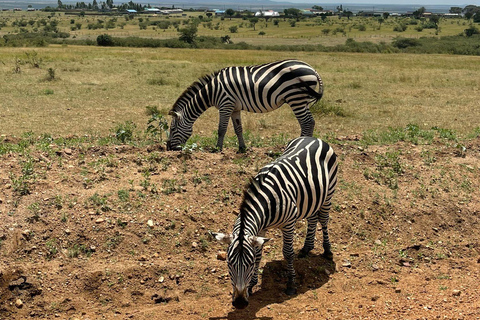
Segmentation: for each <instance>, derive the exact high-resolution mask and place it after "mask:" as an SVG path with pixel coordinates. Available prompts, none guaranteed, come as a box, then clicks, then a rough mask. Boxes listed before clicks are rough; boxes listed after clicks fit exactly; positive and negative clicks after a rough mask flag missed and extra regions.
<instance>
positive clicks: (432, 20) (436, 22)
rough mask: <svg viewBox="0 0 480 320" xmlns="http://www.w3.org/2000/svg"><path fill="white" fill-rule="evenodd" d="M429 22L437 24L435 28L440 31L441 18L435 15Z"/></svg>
mask: <svg viewBox="0 0 480 320" xmlns="http://www.w3.org/2000/svg"><path fill="white" fill-rule="evenodd" d="M429 20H430V22H432V23H434V24H435V28H436V29H438V23H439V22H440V16H439V15H436V14H434V15H432V16H431V17H430V19H429Z"/></svg>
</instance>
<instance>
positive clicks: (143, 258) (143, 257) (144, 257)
mask: <svg viewBox="0 0 480 320" xmlns="http://www.w3.org/2000/svg"><path fill="white" fill-rule="evenodd" d="M138 261H147V257H146V256H143V255H142V256H140V258H138Z"/></svg>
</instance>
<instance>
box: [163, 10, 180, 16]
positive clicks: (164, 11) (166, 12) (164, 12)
mask: <svg viewBox="0 0 480 320" xmlns="http://www.w3.org/2000/svg"><path fill="white" fill-rule="evenodd" d="M160 13H161V14H163V15H170V14H182V13H183V10H182V9H167V10H160Z"/></svg>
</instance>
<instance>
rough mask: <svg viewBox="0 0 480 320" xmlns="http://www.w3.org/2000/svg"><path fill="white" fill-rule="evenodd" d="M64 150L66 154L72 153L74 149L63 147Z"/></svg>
mask: <svg viewBox="0 0 480 320" xmlns="http://www.w3.org/2000/svg"><path fill="white" fill-rule="evenodd" d="M63 152H65V154H68V155H71V154H72V149H70V148H65V149H63Z"/></svg>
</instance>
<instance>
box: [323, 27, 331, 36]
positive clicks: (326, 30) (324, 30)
mask: <svg viewBox="0 0 480 320" xmlns="http://www.w3.org/2000/svg"><path fill="white" fill-rule="evenodd" d="M322 33H323V34H324V35H326V36H327V35H328V34H329V33H330V29H328V28H325V29H323V30H322Z"/></svg>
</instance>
